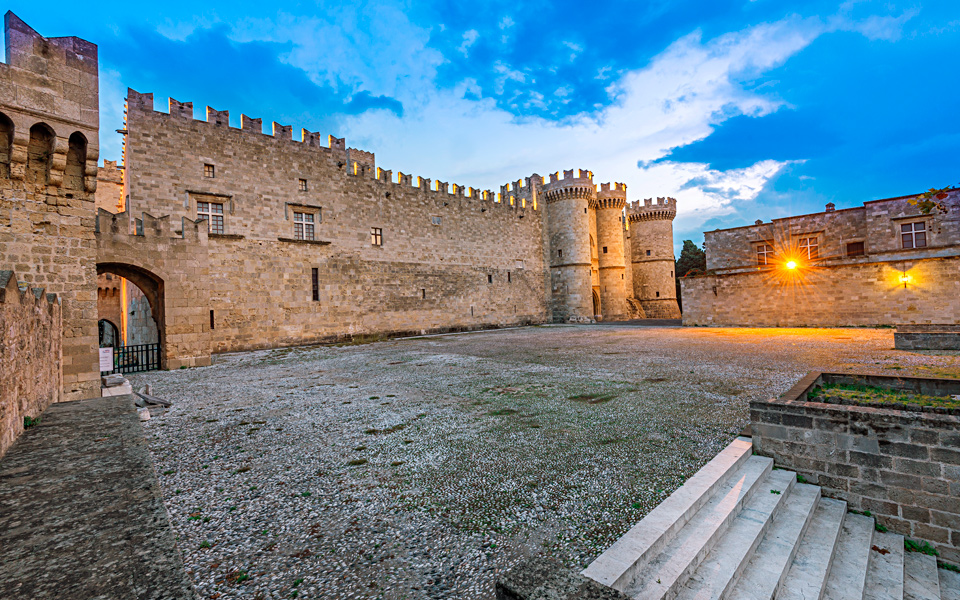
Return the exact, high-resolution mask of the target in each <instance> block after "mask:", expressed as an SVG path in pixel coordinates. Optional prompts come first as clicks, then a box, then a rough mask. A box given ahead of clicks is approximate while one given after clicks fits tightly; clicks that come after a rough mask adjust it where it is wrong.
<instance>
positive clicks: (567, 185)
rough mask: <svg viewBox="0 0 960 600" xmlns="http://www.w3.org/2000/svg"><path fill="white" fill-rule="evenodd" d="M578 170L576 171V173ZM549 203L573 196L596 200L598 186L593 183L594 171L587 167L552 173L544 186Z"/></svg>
mask: <svg viewBox="0 0 960 600" xmlns="http://www.w3.org/2000/svg"><path fill="white" fill-rule="evenodd" d="M575 172H576V173H575ZM543 192H544V195H545V196H546V199H547V204H550V203H552V202H557V201H559V200H567V199H571V198H579V199H586V200H588V201H591V200H594V199H595V198H596V195H597V187H596V186H595V185H594V183H593V173H592V172H590V171H588V170H586V169H568V170H565V171H564V172H563V179H561V178H560V172H559V171H556V172H554V173H550V181H548V182H546V183H545V184H544V186H543Z"/></svg>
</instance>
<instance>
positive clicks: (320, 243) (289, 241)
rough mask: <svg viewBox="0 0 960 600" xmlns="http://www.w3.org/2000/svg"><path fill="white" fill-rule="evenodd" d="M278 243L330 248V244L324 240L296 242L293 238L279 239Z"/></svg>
mask: <svg viewBox="0 0 960 600" xmlns="http://www.w3.org/2000/svg"><path fill="white" fill-rule="evenodd" d="M277 241H278V242H286V243H287V244H312V245H314V246H329V245H330V242H327V241H324V240H295V239H293V238H285V237H278V238H277Z"/></svg>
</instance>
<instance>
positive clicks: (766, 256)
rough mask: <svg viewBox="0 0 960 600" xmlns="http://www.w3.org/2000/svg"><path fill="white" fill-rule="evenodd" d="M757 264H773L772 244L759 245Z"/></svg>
mask: <svg viewBox="0 0 960 600" xmlns="http://www.w3.org/2000/svg"><path fill="white" fill-rule="evenodd" d="M757 264H758V265H772V264H773V246H771V245H770V244H758V245H757Z"/></svg>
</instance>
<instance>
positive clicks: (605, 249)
mask: <svg viewBox="0 0 960 600" xmlns="http://www.w3.org/2000/svg"><path fill="white" fill-rule="evenodd" d="M603 253H604V254H606V253H607V247H606V246H604V247H603Z"/></svg>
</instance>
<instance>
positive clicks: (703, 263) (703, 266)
mask: <svg viewBox="0 0 960 600" xmlns="http://www.w3.org/2000/svg"><path fill="white" fill-rule="evenodd" d="M692 269H700V270H701V271H706V270H707V253H706V252H704V251H703V250H702V249H701V248H700V247H699V246H697V245H696V244H694V243H693V242H692V241H690V240H683V249H682V250H680V258H678V259H677V268H676V274H677V277H684V276H685V275H686V274H687V273H689V272H690V271H691V270H692Z"/></svg>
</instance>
